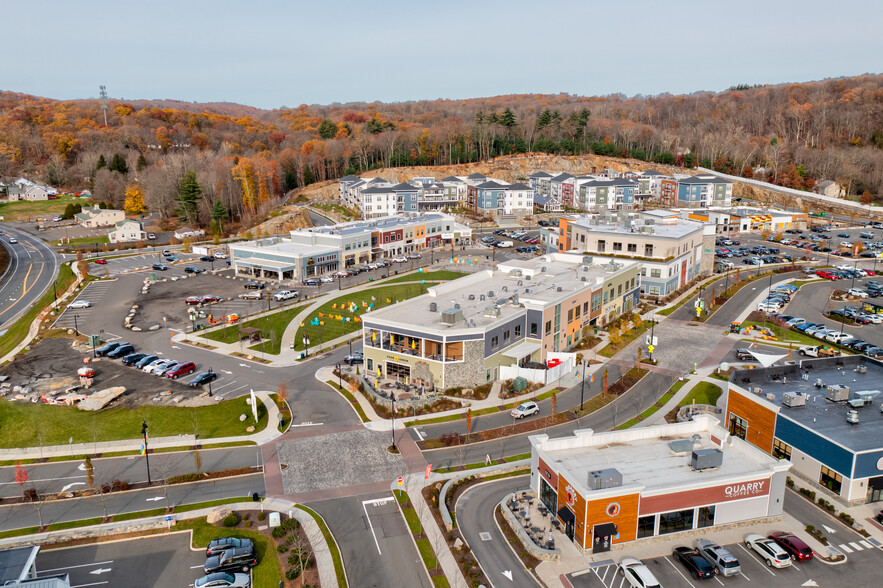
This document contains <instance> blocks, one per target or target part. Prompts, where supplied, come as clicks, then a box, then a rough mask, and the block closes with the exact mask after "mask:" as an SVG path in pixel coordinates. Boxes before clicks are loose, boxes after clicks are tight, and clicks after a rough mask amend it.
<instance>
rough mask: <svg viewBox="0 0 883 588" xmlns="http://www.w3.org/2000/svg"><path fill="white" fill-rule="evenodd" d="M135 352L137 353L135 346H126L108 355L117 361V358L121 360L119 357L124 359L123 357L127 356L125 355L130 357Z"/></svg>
mask: <svg viewBox="0 0 883 588" xmlns="http://www.w3.org/2000/svg"><path fill="white" fill-rule="evenodd" d="M134 351H135V346H134V345H129V344H126V345H120V346H119V347H117V348H116V349H114V350H113V351H111V352H110V353H108V354H107V357H108V358H110V359H117V358H119V357H123V356H125V355H129V354H130V353H132V352H134Z"/></svg>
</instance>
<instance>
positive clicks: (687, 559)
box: [671, 547, 714, 580]
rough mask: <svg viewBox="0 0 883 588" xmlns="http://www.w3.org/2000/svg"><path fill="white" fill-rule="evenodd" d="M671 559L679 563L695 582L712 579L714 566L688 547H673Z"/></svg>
mask: <svg viewBox="0 0 883 588" xmlns="http://www.w3.org/2000/svg"><path fill="white" fill-rule="evenodd" d="M671 555H672V557H673V558H675V559H676V560H678V561H679V562H681V563H682V564H683V565H684V567H685V568H687V570H689V572H690V575H692V576H693V578H694V579H695V580H708V579H711V578H714V566H712V565H711V564H710V563H708V561H707V560H706V559H705V558H704V557H702V556H701V555H699V552H698V551H696V550H695V549H691V548H689V547H675V549H674V551H673V552H672V554H671Z"/></svg>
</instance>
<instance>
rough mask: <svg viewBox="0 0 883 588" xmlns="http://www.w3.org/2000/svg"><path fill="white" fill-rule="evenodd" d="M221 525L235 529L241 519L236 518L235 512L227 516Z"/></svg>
mask: <svg viewBox="0 0 883 588" xmlns="http://www.w3.org/2000/svg"><path fill="white" fill-rule="evenodd" d="M221 524H222V525H224V526H225V527H235V526H236V525H238V524H239V517H238V516H236V513H235V512H231V513H230V514H228V515H227V516H225V517H224V520H223V521H221Z"/></svg>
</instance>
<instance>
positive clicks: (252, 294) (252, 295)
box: [239, 290, 263, 300]
mask: <svg viewBox="0 0 883 588" xmlns="http://www.w3.org/2000/svg"><path fill="white" fill-rule="evenodd" d="M239 297H240V298H241V299H243V300H260V299H261V298H263V295H262V294H261V291H260V290H250V291H248V292H244V293H242V294H240V295H239Z"/></svg>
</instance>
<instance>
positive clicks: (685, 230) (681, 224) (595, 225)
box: [573, 214, 702, 239]
mask: <svg viewBox="0 0 883 588" xmlns="http://www.w3.org/2000/svg"><path fill="white" fill-rule="evenodd" d="M665 218H666V219H669V218H671V219H673V220H675V222H672V223H660V222H654V223H652V224H648V223H647V222H646V221H645V219H642V218H633V219H631V220H632V224H631V225H630V226H626V225H625V223H624V222H620V221H616V222H612V221H606V220H605V219H604V218H603V217H600V216H599V217H597V218H595V219H581V220H577V221H574V223H573V224H575V225H577V226H579V227H581V228H584V229H586V230H587V231H591V232H597V233H613V234H617V235H637V236H642V235H646V236H648V237H651V236H652V237H663V238H668V239H680V238H681V237H686V236H688V235H691V234H693V233H697V232H699V233H701V232H702V223H699V222H696V221H690V220H686V219H682V218H679V217H677V216H676V215H674V214H672V215H671V216H668V215H666V217H665ZM644 227H650V228H651V232H649V233H646V232H643V231H642V229H643V228H644Z"/></svg>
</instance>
